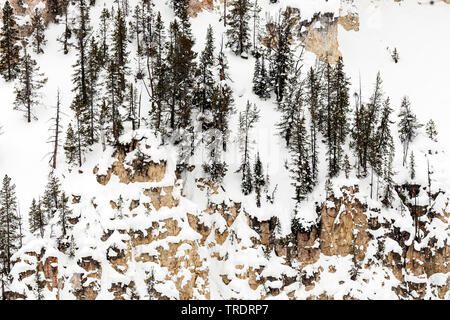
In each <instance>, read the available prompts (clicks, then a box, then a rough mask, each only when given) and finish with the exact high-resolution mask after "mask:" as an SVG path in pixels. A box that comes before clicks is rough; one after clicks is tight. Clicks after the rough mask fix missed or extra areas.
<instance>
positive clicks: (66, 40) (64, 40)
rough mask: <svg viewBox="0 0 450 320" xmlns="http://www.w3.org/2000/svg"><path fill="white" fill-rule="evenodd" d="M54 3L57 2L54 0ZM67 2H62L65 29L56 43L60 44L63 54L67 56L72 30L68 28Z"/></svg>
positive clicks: (65, 0) (66, 0) (64, 0)
mask: <svg viewBox="0 0 450 320" xmlns="http://www.w3.org/2000/svg"><path fill="white" fill-rule="evenodd" d="M55 1H58V0H55ZM68 1H69V0H63V3H64V9H63V13H64V27H65V28H64V32H63V34H62V35H61V36H60V37H59V38H58V41H59V42H60V43H62V45H63V52H64V54H68V53H69V48H70V47H71V46H72V44H71V43H70V42H69V40H70V38H72V29H71V28H70V21H69V17H68V12H67V6H68Z"/></svg>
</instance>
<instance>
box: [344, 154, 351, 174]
mask: <svg viewBox="0 0 450 320" xmlns="http://www.w3.org/2000/svg"><path fill="white" fill-rule="evenodd" d="M343 169H344V174H345V178H346V179H348V178H349V176H350V171H351V170H352V167H351V165H350V160H349V158H348V155H347V154H346V155H345V156H344V163H343Z"/></svg>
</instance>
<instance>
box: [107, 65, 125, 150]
mask: <svg viewBox="0 0 450 320" xmlns="http://www.w3.org/2000/svg"><path fill="white" fill-rule="evenodd" d="M119 78H120V74H119V68H118V67H117V64H116V63H115V61H114V60H111V61H110V63H109V67H108V74H107V77H106V81H107V83H106V88H107V105H106V108H107V109H106V113H105V119H106V122H107V125H106V128H107V140H108V142H109V143H113V144H117V143H118V142H119V137H120V135H121V134H122V132H123V121H122V120H123V118H122V108H123V104H122V103H123V101H124V96H123V93H122V89H121V87H120V80H119Z"/></svg>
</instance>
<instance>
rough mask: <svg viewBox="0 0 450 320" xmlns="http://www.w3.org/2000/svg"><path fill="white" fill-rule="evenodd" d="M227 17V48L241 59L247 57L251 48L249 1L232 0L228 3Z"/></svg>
mask: <svg viewBox="0 0 450 320" xmlns="http://www.w3.org/2000/svg"><path fill="white" fill-rule="evenodd" d="M229 6H230V8H229V11H228V12H229V13H228V15H227V24H228V29H227V39H228V40H227V47H230V48H231V50H232V51H233V52H234V53H235V54H237V55H240V56H242V57H247V55H248V51H249V49H250V48H251V37H250V26H249V22H250V21H251V2H250V0H232V1H231V2H230V3H229Z"/></svg>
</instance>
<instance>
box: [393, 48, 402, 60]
mask: <svg viewBox="0 0 450 320" xmlns="http://www.w3.org/2000/svg"><path fill="white" fill-rule="evenodd" d="M392 60H394V62H395V63H398V61H399V60H400V57H399V55H398V51H397V48H394V51H393V52H392Z"/></svg>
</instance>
